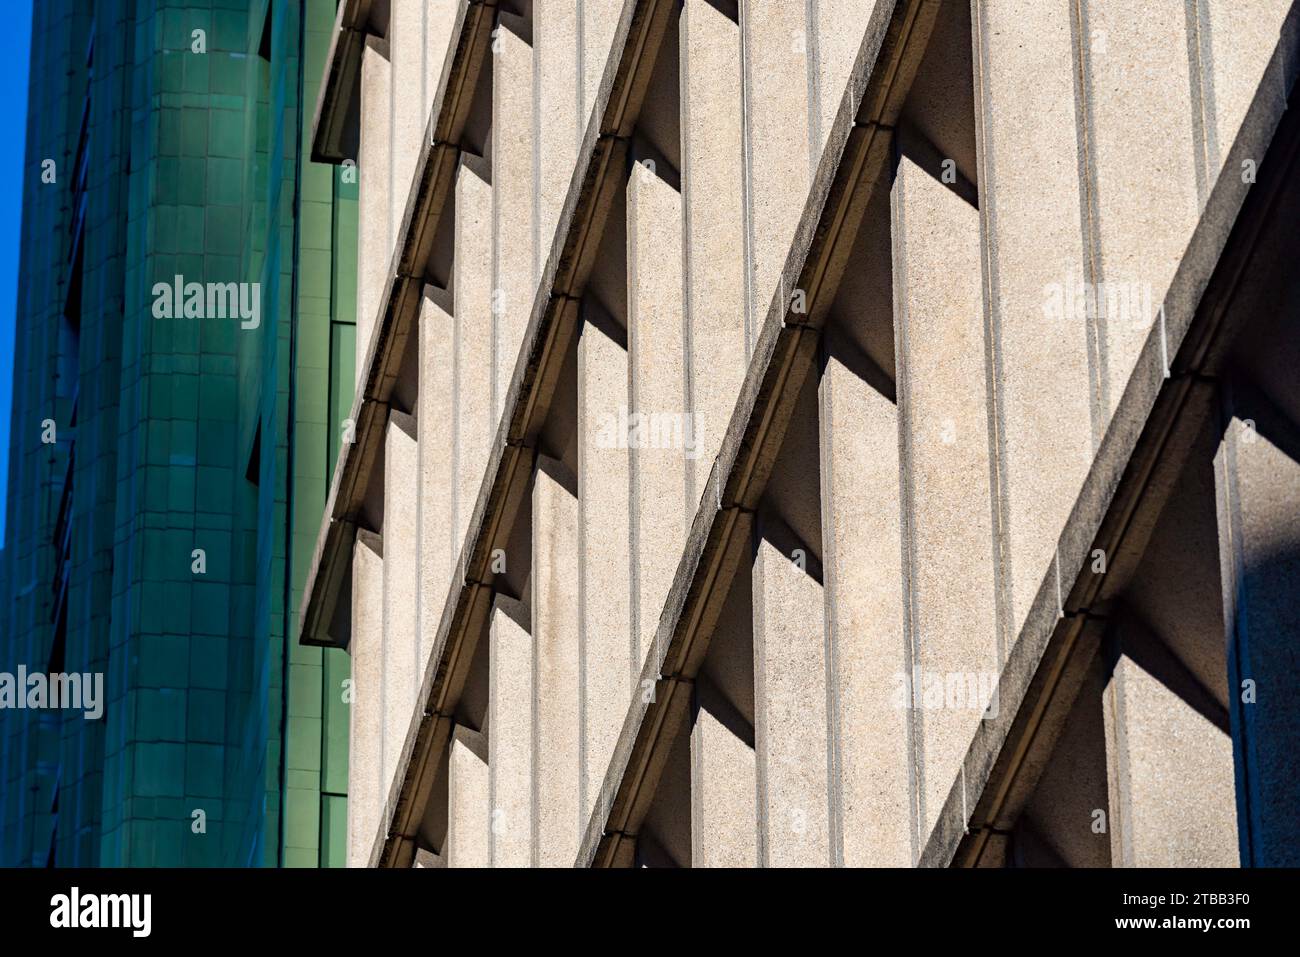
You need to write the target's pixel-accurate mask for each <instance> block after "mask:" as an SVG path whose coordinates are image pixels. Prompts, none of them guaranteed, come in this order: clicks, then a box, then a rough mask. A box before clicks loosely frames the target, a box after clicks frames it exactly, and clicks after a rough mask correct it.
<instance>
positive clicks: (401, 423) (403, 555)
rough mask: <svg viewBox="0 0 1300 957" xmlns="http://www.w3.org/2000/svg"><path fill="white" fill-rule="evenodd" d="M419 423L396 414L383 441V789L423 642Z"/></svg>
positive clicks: (406, 719)
mask: <svg viewBox="0 0 1300 957" xmlns="http://www.w3.org/2000/svg"><path fill="white" fill-rule="evenodd" d="M415 431H416V430H415V420H414V419H413V418H412V417H411V416H409V415H406V414H405V413H402V412H398V411H397V410H396V409H394V410H393V411H392V412H390V413H389V416H388V430H387V432H386V433H385V439H384V609H383V629H384V676H383V697H384V748H383V751H384V788H385V790H387V788H388V787H389V786H390V785H391V784H392V780H393V776H394V774H396V772H397V769H398V767H399V765H400V763H401V762H400V758H401V755H402V745H403V744H404V743H405V741H406V732H407V729H408V728H409V727H410V724H411V715H412V712H413V711H414V709H415V696H416V691H417V689H418V688H419V681H420V675H419V673H418V670H417V668H416V654H417V646H418V642H419V636H418V633H417V631H416V617H415V614H416V609H415V605H414V604H413V603H412V601H411V596H413V595H414V594H415V593H416V589H417V588H418V587H419V575H418V571H417V569H418V563H417V549H418V547H419V542H418V535H417V534H416V533H417V524H416V523H415V522H412V521H411V520H410V515H411V512H412V509H413V506H415V504H416V502H417V500H418V498H419V494H420V489H419V449H418V447H417V444H416V440H415Z"/></svg>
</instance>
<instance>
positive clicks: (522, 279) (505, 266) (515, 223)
mask: <svg viewBox="0 0 1300 957" xmlns="http://www.w3.org/2000/svg"><path fill="white" fill-rule="evenodd" d="M528 29H529V28H528V23H527V21H525V20H524V19H523V18H522V17H517V16H515V15H513V14H510V13H505V12H502V13H500V14H498V15H497V33H496V38H495V40H494V49H495V51H496V52H495V53H494V55H493V57H492V237H493V240H492V276H493V279H492V353H493V359H492V366H493V376H492V418H493V420H494V421H495V420H499V419H500V417H501V412H502V410H503V409H504V408H505V401H506V392H507V390H508V389H509V388H510V376H511V375H512V374H513V373H514V370H515V361H516V360H517V359H518V357H519V348H520V345H521V344H522V342H523V338H524V333H525V332H526V331H527V329H528V314H529V312H530V311H531V309H532V306H533V294H534V293H535V292H536V289H535V287H534V285H533V48H532V45H531V44H530V43H529V40H528Z"/></svg>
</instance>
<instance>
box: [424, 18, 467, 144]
mask: <svg viewBox="0 0 1300 957" xmlns="http://www.w3.org/2000/svg"><path fill="white" fill-rule="evenodd" d="M460 3H461V0H421V2H420V7H421V9H422V10H423V12H424V28H423V29H424V77H423V81H422V83H421V86H420V89H421V92H422V98H423V101H424V117H425V122H426V123H427V122H428V120H429V118H430V116H431V115H432V113H433V101H434V100H435V99H436V98H437V96H438V84H439V83H441V82H442V71H443V69H444V68H445V67H446V65H447V58H448V56H450V54H451V41H452V31H454V30H455V29H456V14H457V11H458V10H459V9H460Z"/></svg>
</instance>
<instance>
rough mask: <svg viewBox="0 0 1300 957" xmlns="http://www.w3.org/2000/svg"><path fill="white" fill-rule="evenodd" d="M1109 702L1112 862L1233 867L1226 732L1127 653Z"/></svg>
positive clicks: (1232, 803) (1234, 820)
mask: <svg viewBox="0 0 1300 957" xmlns="http://www.w3.org/2000/svg"><path fill="white" fill-rule="evenodd" d="M1104 701H1105V706H1104V709H1103V711H1104V714H1105V721H1106V765H1107V784H1108V787H1109V793H1110V839H1111V862H1112V864H1113V865H1114V866H1116V867H1235V866H1236V865H1237V863H1238V855H1237V814H1236V802H1235V799H1234V794H1233V771H1232V741H1231V739H1230V738H1229V737H1228V735H1226V734H1224V733H1223V732H1222V731H1220V730H1219V729H1218V728H1216V727H1215V726H1214V725H1213V724H1211V723H1210V722H1209V721H1207V720H1206V719H1205V718H1204V717H1203V716H1202V715H1200V714H1198V713H1197V712H1196V711H1195V710H1194V709H1193V708H1191V707H1190V706H1189V705H1188V704H1187V703H1186V702H1184V701H1182V700H1181V699H1180V698H1179V697H1178V696H1177V695H1175V694H1174V693H1173V692H1171V691H1170V690H1169V689H1168V688H1167V687H1166V686H1165V685H1164V684H1163V683H1162V682H1161V681H1160V680H1159V679H1158V678H1157V677H1155V676H1153V675H1152V674H1150V673H1148V672H1147V671H1145V670H1143V669H1142V668H1141V667H1140V666H1138V665H1137V664H1136V663H1135V662H1134V661H1133V660H1132V659H1131V658H1129V657H1127V656H1121V657H1120V659H1119V661H1118V662H1117V663H1116V664H1115V668H1114V671H1113V672H1112V674H1111V678H1110V682H1109V684H1108V685H1107V687H1106V692H1105V698H1104Z"/></svg>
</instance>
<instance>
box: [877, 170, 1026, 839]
mask: <svg viewBox="0 0 1300 957" xmlns="http://www.w3.org/2000/svg"><path fill="white" fill-rule="evenodd" d="M937 162H938V158H937V156H934V157H930V156H927V158H926V159H923V160H920V161H914V160H913V159H912V158H911V157H910V156H909V155H907V154H906V153H904V155H902V156H901V157H900V158H899V161H898V168H897V170H896V172H895V175H894V184H893V187H892V195H891V213H892V230H891V234H892V245H893V277H894V329H895V350H894V351H895V356H896V359H895V363H896V367H897V375H898V419H899V448H900V454H901V458H902V481H903V492H902V506H903V515H904V527H905V528H906V530H907V531H906V533H905V535H904V542H903V555H904V559H903V581H904V594H905V599H904V600H905V605H904V607H905V608H906V610H907V611H906V615H905V626H904V627H905V635H906V644H907V646H908V648H909V649H910V652H911V667H912V674H911V689H910V695H908V694H907V691H906V689H900V692H902V693H903V694H904V696H905V697H907V698H909V699H910V700H907V701H906V702H905V706H906V707H909V708H910V709H911V719H912V725H913V729H914V734H915V740H916V741H917V743H918V746H917V748H916V755H917V758H916V767H915V769H914V776H915V781H916V784H917V789H918V793H917V801H918V804H917V820H918V821H919V823H920V831H919V835H918V837H919V845H918V848H917V850H919V847H920V846H924V843H925V840H926V839H927V837H928V835H929V833H930V830H931V829H932V828H933V826H934V823H935V821H936V820H937V819H938V814H939V811H940V810H941V808H942V807H943V802H944V801H945V800H947V797H948V793H949V791H950V790H951V789H952V785H953V781H954V780H956V777H957V774H958V772H959V770H960V768H961V762H962V760H963V759H964V758H965V756H966V752H967V750H968V749H969V747H970V743H971V739H972V738H973V736H974V734H975V731H976V730H977V729H978V727H979V722H980V721H981V719H982V717H983V714H984V709H985V707H986V706H987V705H988V704H989V703H990V702H991V700H992V697H991V695H992V693H993V690H994V688H995V686H996V682H997V677H998V675H999V673H1000V672H1001V659H1000V655H999V648H998V641H997V610H996V605H995V582H994V577H993V560H994V554H995V552H994V545H993V526H992V498H991V492H990V473H989V433H988V409H987V403H986V398H985V354H986V349H985V343H984V322H983V317H982V315H981V308H980V307H981V303H982V287H981V277H980V231H979V213H978V211H977V210H976V209H975V208H974V207H973V206H971V205H970V204H969V203H968V202H967V201H966V200H965V199H964V198H963V197H962V196H960V195H959V194H958V193H957V192H955V191H954V190H953V189H950V188H949V186H948V185H945V184H944V183H943V182H942V180H941V176H942V167H941V166H937V165H935V164H936V163H937ZM922 164H925V165H922Z"/></svg>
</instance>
